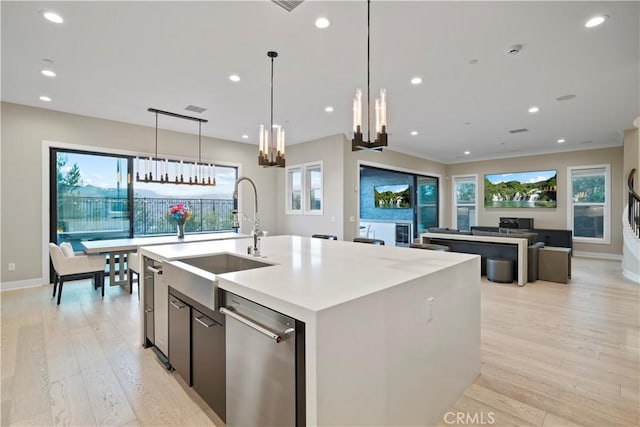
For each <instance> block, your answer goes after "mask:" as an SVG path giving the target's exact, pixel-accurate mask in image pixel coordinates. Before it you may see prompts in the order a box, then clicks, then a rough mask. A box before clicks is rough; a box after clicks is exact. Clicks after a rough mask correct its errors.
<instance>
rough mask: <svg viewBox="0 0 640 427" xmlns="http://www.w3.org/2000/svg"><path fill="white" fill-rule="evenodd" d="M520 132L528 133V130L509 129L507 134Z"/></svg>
mask: <svg viewBox="0 0 640 427" xmlns="http://www.w3.org/2000/svg"><path fill="white" fill-rule="evenodd" d="M522 132H529V129H526V128H520V129H511V130H510V131H509V133H522Z"/></svg>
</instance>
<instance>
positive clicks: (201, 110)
mask: <svg viewBox="0 0 640 427" xmlns="http://www.w3.org/2000/svg"><path fill="white" fill-rule="evenodd" d="M185 110H187V111H193V112H194V113H204V112H205V111H207V109H206V108H202V107H196V106H195V105H189V106H188V107H187V108H185Z"/></svg>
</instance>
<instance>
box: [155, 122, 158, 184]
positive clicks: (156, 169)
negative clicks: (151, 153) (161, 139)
mask: <svg viewBox="0 0 640 427" xmlns="http://www.w3.org/2000/svg"><path fill="white" fill-rule="evenodd" d="M155 158H156V160H157V159H158V112H157V111H156V157H155ZM155 166H156V178H158V162H157V161H156V164H155Z"/></svg>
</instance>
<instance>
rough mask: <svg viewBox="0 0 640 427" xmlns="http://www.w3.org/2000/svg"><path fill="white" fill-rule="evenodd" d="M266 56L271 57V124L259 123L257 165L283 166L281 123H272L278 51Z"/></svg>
mask: <svg viewBox="0 0 640 427" xmlns="http://www.w3.org/2000/svg"><path fill="white" fill-rule="evenodd" d="M267 56H268V57H269V58H271V125H270V126H269V129H265V128H264V125H260V132H259V143H258V145H259V148H258V165H260V166H265V167H266V166H277V167H280V168H283V167H284V166H285V160H284V129H283V128H282V126H281V125H275V126H274V124H273V60H274V58H277V57H278V52H274V51H269V52H267ZM274 133H275V135H274Z"/></svg>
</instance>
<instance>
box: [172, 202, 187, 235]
mask: <svg viewBox="0 0 640 427" xmlns="http://www.w3.org/2000/svg"><path fill="white" fill-rule="evenodd" d="M169 216H170V217H171V218H172V219H174V220H175V221H176V223H177V224H178V239H184V224H185V223H186V222H187V221H188V220H189V218H191V210H190V209H189V206H187V205H185V204H184V203H176V204H175V205H171V206H169Z"/></svg>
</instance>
